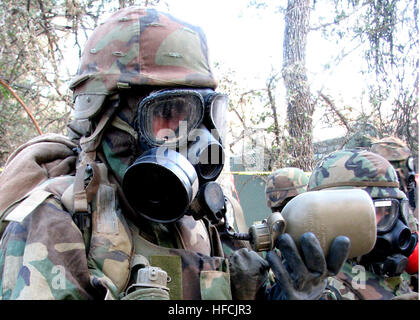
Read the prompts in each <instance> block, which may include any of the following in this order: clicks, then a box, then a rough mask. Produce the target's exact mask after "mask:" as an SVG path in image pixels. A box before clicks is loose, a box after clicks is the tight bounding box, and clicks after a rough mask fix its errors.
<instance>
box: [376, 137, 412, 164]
mask: <svg viewBox="0 0 420 320" xmlns="http://www.w3.org/2000/svg"><path fill="white" fill-rule="evenodd" d="M371 151H372V152H374V153H377V154H380V155H381V156H382V157H384V158H385V159H387V160H388V161H401V160H405V159H407V158H408V157H409V156H410V155H411V151H410V149H409V148H408V147H407V145H406V144H405V143H404V141H402V140H401V139H399V138H397V137H386V138H383V139H381V140H378V141H375V142H373V144H372V147H371Z"/></svg>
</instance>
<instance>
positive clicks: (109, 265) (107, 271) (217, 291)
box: [0, 176, 241, 300]
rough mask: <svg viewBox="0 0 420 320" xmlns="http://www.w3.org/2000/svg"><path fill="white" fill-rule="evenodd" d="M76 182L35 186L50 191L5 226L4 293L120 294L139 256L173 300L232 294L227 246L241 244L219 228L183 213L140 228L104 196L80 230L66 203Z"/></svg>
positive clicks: (0, 280) (0, 254) (1, 246)
mask: <svg viewBox="0 0 420 320" xmlns="http://www.w3.org/2000/svg"><path fill="white" fill-rule="evenodd" d="M73 183H74V176H62V177H58V178H54V179H49V180H47V181H45V182H44V183H42V184H41V185H40V186H39V187H38V188H36V189H37V190H40V189H41V190H42V191H45V192H47V194H48V196H47V197H46V199H45V200H43V201H41V203H39V204H38V205H36V207H35V209H33V210H32V211H31V212H30V213H29V214H28V215H26V217H25V218H24V219H23V220H22V221H10V222H9V224H8V225H7V227H6V229H5V231H4V233H3V236H2V238H1V241H0V298H1V299H30V300H32V299H59V300H61V299H121V298H124V296H125V290H126V289H127V288H128V287H129V286H130V285H131V284H132V283H133V275H132V274H131V269H132V267H133V261H134V260H135V259H134V258H139V257H140V258H143V260H144V259H146V260H147V263H148V264H150V265H152V266H158V267H161V268H162V269H163V270H165V271H166V272H167V273H168V275H169V276H170V278H171V279H172V280H171V282H170V283H169V284H168V287H169V289H170V298H171V299H189V300H198V299H232V294H231V283H230V281H231V280H230V277H229V260H228V259H227V255H225V254H224V252H223V249H222V248H225V249H226V250H229V251H230V250H232V249H237V248H240V247H241V246H237V244H233V245H232V244H229V243H228V244H227V245H223V246H222V243H221V240H220V236H219V233H218V231H217V230H216V229H215V227H214V226H211V225H206V223H205V222H200V221H199V222H197V221H195V220H194V219H192V218H191V217H184V218H183V219H181V220H180V221H179V222H178V223H177V224H174V225H170V224H168V225H163V224H152V225H151V226H149V228H148V229H149V230H152V231H151V232H143V231H142V230H140V229H139V228H138V227H136V226H135V225H134V224H133V223H132V222H131V221H129V220H127V219H126V218H125V217H124V215H123V214H121V208H118V206H117V207H116V210H104V208H102V209H101V208H100V205H101V201H102V202H103V201H104V200H103V198H104V197H103V198H102V200H97V201H95V203H96V205H93V207H92V219H91V225H90V226H89V227H86V228H85V229H83V231H84V232H81V230H80V229H79V227H78V226H77V225H76V224H75V223H74V221H73V219H72V215H71V214H70V213H69V210H68V208H67V207H66V205H65V204H63V201H62V198H63V194H65V193H66V190H68V189H69V188H70V187H71V186H72V184H73ZM35 194H36V193H35ZM98 194H99V195H100V194H101V191H98ZM32 200H33V199H32ZM64 202H65V201H64ZM28 203H29V202H28ZM115 203H118V201H115ZM108 207H109V206H108ZM99 211H101V212H102V214H98V212H99ZM203 235H207V238H205V236H204V237H203ZM152 241H153V242H152ZM235 246H236V247H235ZM233 298H234V297H233Z"/></svg>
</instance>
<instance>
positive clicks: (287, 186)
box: [265, 168, 309, 212]
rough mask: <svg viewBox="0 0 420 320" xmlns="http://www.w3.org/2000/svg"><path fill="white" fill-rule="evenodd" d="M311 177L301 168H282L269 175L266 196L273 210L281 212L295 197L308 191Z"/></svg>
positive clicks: (268, 204)
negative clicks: (307, 187)
mask: <svg viewBox="0 0 420 320" xmlns="http://www.w3.org/2000/svg"><path fill="white" fill-rule="evenodd" d="M308 181H309V178H308V176H307V175H306V173H305V172H304V171H303V170H302V169H299V168H281V169H277V170H276V171H274V172H273V173H272V174H270V175H269V176H268V179H267V184H266V186H265V198H266V201H267V206H268V207H269V208H270V209H271V211H273V212H274V211H278V212H281V209H283V208H284V206H285V205H286V204H287V203H288V202H289V201H290V200H291V199H293V197H295V196H297V195H298V194H301V193H303V192H306V186H307V185H308Z"/></svg>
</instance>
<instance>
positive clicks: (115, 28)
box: [71, 7, 217, 97]
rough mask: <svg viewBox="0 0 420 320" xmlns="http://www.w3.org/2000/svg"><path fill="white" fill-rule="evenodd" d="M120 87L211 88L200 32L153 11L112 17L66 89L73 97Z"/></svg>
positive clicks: (133, 11)
mask: <svg viewBox="0 0 420 320" xmlns="http://www.w3.org/2000/svg"><path fill="white" fill-rule="evenodd" d="M124 84H125V86H126V85H129V86H132V85H153V86H193V87H209V88H216V86H217V82H216V80H215V79H214V77H213V74H212V72H211V69H210V64H209V60H208V48H207V42H206V38H205V35H204V33H203V31H202V30H201V29H200V28H199V27H196V26H193V25H190V24H188V23H186V22H183V21H180V20H178V19H176V18H174V17H172V16H171V15H169V14H166V13H161V12H158V11H156V10H154V9H141V8H134V7H131V8H125V9H122V10H120V11H118V12H116V13H115V14H114V15H112V16H111V17H110V18H109V19H108V20H107V21H106V23H104V24H102V25H100V26H99V27H98V28H96V29H95V31H94V33H93V34H92V36H91V37H90V38H89V40H88V42H87V44H86V47H85V49H84V53H83V56H82V60H81V62H80V65H79V69H78V75H77V77H76V78H75V79H73V81H72V84H71V87H72V88H74V96H75V97H76V96H78V95H80V94H96V95H102V94H103V95H109V94H111V93H113V92H115V91H116V90H117V89H118V87H119V86H122V85H124Z"/></svg>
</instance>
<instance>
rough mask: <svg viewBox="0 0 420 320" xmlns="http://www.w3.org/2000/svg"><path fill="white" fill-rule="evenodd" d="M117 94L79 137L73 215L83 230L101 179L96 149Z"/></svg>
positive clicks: (113, 109)
mask: <svg viewBox="0 0 420 320" xmlns="http://www.w3.org/2000/svg"><path fill="white" fill-rule="evenodd" d="M119 102H120V100H119V95H118V94H116V95H114V96H112V97H110V98H109V99H108V100H107V103H109V106H107V108H106V111H105V113H104V114H103V115H102V117H101V118H100V120H99V122H98V125H97V126H96V128H95V130H94V131H93V133H92V134H91V135H90V136H88V137H85V136H84V137H81V138H80V149H81V150H80V154H79V163H78V165H77V167H76V177H75V182H74V189H73V193H74V202H73V210H72V211H73V212H72V213H73V216H74V219H75V221H76V223H77V225H78V226H79V228H80V230H81V231H82V232H83V230H84V228H85V222H84V221H85V220H86V219H85V216H89V215H90V214H91V212H90V205H89V202H90V201H92V199H93V197H94V196H95V194H96V192H97V191H98V188H99V184H100V182H101V180H102V179H103V178H106V177H102V179H101V172H100V170H99V167H98V165H97V163H95V160H96V150H97V148H98V146H99V144H100V142H101V139H102V136H103V133H104V131H105V129H106V128H107V126H108V124H109V123H110V122H111V121H110V120H111V118H112V117H113V115H114V114H115V112H116V110H117V109H118V106H119V104H120V103H119Z"/></svg>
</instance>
